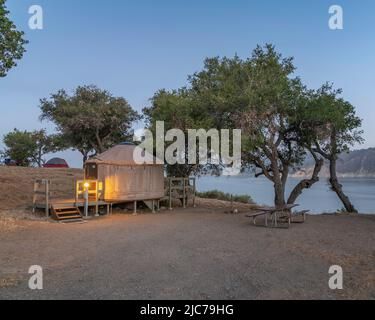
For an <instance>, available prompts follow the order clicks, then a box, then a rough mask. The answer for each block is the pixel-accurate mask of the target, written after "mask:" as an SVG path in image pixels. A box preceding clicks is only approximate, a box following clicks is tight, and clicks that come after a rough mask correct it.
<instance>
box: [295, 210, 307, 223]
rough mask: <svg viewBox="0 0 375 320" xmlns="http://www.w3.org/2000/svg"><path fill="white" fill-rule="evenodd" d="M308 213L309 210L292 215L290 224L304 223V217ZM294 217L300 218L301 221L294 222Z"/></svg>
mask: <svg viewBox="0 0 375 320" xmlns="http://www.w3.org/2000/svg"><path fill="white" fill-rule="evenodd" d="M309 212H310V210H302V211H297V212H293V213H292V217H291V222H292V223H304V222H306V215H307V214H308V213H309ZM296 217H302V220H295V219H294V218H296Z"/></svg>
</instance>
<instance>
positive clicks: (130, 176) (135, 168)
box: [85, 143, 164, 202]
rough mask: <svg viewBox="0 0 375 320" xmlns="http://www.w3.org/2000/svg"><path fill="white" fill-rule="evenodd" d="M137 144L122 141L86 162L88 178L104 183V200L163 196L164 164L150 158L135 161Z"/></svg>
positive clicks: (146, 199) (115, 200)
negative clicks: (143, 162)
mask: <svg viewBox="0 0 375 320" xmlns="http://www.w3.org/2000/svg"><path fill="white" fill-rule="evenodd" d="M135 148H136V146H135V145H133V144H131V143H122V144H119V145H116V146H115V147H113V148H111V149H109V150H108V151H106V152H104V153H102V154H99V155H97V156H95V157H93V158H91V159H89V160H88V161H86V163H85V179H86V180H98V181H101V182H102V183H103V193H102V194H103V196H102V199H101V200H104V201H109V202H127V201H148V200H159V199H161V198H163V197H164V166H163V165H162V164H157V163H156V161H155V160H156V159H155V158H154V157H153V155H150V154H146V156H148V157H149V158H150V159H151V161H147V164H142V165H139V164H137V163H136V162H135V161H134V157H133V154H134V150H135Z"/></svg>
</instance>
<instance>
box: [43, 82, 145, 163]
mask: <svg viewBox="0 0 375 320" xmlns="http://www.w3.org/2000/svg"><path fill="white" fill-rule="evenodd" d="M40 109H41V111H42V115H41V120H48V121H51V122H53V123H54V124H55V125H56V130H57V132H58V136H59V141H60V147H61V148H66V149H67V148H73V149H76V150H78V151H80V152H81V153H82V155H83V157H84V160H86V159H87V157H88V155H89V154H90V153H92V152H94V153H101V152H104V151H105V150H106V149H108V148H109V147H112V146H113V145H115V144H117V143H119V142H123V141H126V140H128V139H130V137H132V134H133V132H132V130H131V127H132V124H133V122H134V121H136V120H138V119H139V115H138V114H137V112H135V111H134V110H133V109H132V108H131V106H130V105H129V103H128V102H127V101H126V100H125V99H124V98H121V97H114V96H112V94H111V93H109V92H108V91H105V90H101V89H99V88H97V87H96V86H93V85H91V86H80V87H78V88H77V89H76V90H75V92H74V95H72V96H69V95H68V94H67V93H66V91H64V90H60V91H58V92H57V93H56V94H52V95H51V98H50V99H42V100H41V101H40Z"/></svg>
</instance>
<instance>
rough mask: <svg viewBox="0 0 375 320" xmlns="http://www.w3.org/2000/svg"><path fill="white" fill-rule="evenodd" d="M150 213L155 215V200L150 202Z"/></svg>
mask: <svg viewBox="0 0 375 320" xmlns="http://www.w3.org/2000/svg"><path fill="white" fill-rule="evenodd" d="M152 213H155V200H152Z"/></svg>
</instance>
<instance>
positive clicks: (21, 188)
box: [0, 166, 83, 211]
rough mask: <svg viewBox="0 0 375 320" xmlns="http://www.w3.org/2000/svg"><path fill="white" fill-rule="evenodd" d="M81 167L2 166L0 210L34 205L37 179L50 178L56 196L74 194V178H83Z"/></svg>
mask: <svg viewBox="0 0 375 320" xmlns="http://www.w3.org/2000/svg"><path fill="white" fill-rule="evenodd" d="M82 175H83V172H82V170H80V169H47V168H21V167H6V166H0V211H1V210H9V209H18V208H25V207H31V206H32V199H33V186H34V181H35V180H36V179H50V180H52V183H53V184H54V187H53V189H54V190H56V196H70V197H72V196H73V194H74V180H75V179H82Z"/></svg>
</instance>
